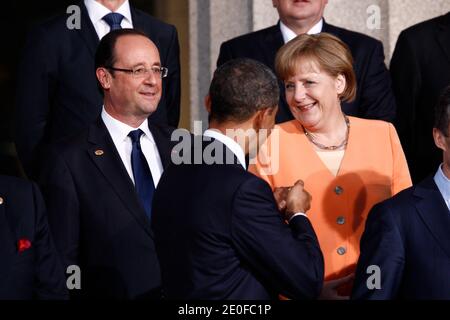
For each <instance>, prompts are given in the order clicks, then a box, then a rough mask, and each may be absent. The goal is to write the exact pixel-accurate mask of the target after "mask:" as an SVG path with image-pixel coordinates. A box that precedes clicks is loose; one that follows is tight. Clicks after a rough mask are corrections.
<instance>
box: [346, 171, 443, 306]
mask: <svg viewBox="0 0 450 320" xmlns="http://www.w3.org/2000/svg"><path fill="white" fill-rule="evenodd" d="M449 230H450V211H449V210H448V207H447V205H446V204H445V202H444V199H443V198H442V195H441V193H440V192H439V189H438V188H437V186H436V184H435V182H434V180H433V177H431V176H430V177H428V178H427V179H426V180H424V181H423V182H421V183H419V184H418V185H416V186H413V187H411V188H409V189H406V190H404V191H402V192H400V193H399V194H397V195H396V196H394V197H393V198H391V199H389V200H386V201H384V202H382V203H380V204H378V205H376V206H375V207H374V208H373V209H372V211H371V213H370V214H369V217H368V220H367V223H366V229H365V231H364V234H363V236H362V238H361V256H360V258H359V261H358V267H357V270H356V279H355V284H354V287H353V294H352V297H353V298H354V299H394V298H403V299H450V276H449V275H450V232H449ZM370 265H377V266H379V268H380V271H381V273H380V275H381V289H380V290H369V289H367V286H366V281H367V279H368V277H369V276H370V275H371V274H368V273H367V272H366V271H367V267H368V266H370Z"/></svg>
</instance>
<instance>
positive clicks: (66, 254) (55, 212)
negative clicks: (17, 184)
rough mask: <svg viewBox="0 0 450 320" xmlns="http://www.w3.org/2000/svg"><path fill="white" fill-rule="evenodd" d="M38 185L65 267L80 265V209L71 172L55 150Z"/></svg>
mask: <svg viewBox="0 0 450 320" xmlns="http://www.w3.org/2000/svg"><path fill="white" fill-rule="evenodd" d="M50 154H51V157H50V158H49V159H51V160H50V161H49V162H48V164H47V165H46V166H45V168H44V170H43V173H42V177H41V185H42V191H43V193H44V197H45V200H46V203H47V210H48V219H49V225H50V230H51V232H52V235H53V238H54V240H55V244H56V248H57V249H58V251H59V253H60V255H61V258H62V262H63V266H64V268H67V266H70V265H79V260H78V252H79V237H80V230H79V229H80V212H79V201H78V197H77V191H76V189H75V184H74V180H73V177H72V173H71V172H70V170H69V168H68V166H67V165H66V162H65V160H64V159H63V158H62V156H60V155H59V154H58V153H57V152H55V151H54V150H52V151H51V152H50Z"/></svg>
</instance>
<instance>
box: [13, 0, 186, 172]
mask: <svg viewBox="0 0 450 320" xmlns="http://www.w3.org/2000/svg"><path fill="white" fill-rule="evenodd" d="M78 7H79V8H80V16H79V17H78V18H79V21H80V22H81V25H80V28H79V29H76V28H75V29H69V27H70V26H71V23H74V21H76V20H74V17H73V16H71V15H69V14H64V15H61V16H58V17H55V18H52V19H49V20H48V21H46V22H44V23H43V24H41V25H39V26H38V27H36V28H35V29H34V30H33V32H32V33H31V34H30V36H29V38H28V41H27V43H26V45H25V48H24V54H23V57H22V61H21V64H20V68H19V72H18V83H17V103H16V137H15V141H16V147H17V151H18V155H19V158H20V160H21V162H22V165H23V167H24V169H25V171H26V173H27V174H28V176H29V177H37V176H38V173H39V169H40V168H41V161H42V160H43V159H44V155H43V154H45V147H46V146H47V145H48V144H50V143H52V142H55V141H58V140H62V139H63V138H66V137H69V136H73V135H76V134H78V133H80V132H81V131H82V130H84V129H86V128H87V127H88V125H89V124H91V123H93V122H94V121H95V119H97V117H98V116H99V115H100V112H101V110H102V96H101V95H100V93H99V92H98V90H97V87H96V81H97V80H96V78H95V72H94V54H95V50H96V48H97V45H98V43H99V39H101V38H102V37H103V36H104V35H105V34H107V33H108V32H109V31H110V30H113V29H117V28H135V29H138V30H141V31H143V32H144V33H145V34H146V35H147V36H148V37H149V38H150V39H151V40H152V41H153V42H154V43H155V45H156V46H157V47H158V49H159V52H160V56H161V62H162V64H163V65H164V66H165V67H167V68H168V69H169V73H168V75H167V77H166V78H165V79H164V81H163V92H162V98H161V101H160V104H159V107H158V109H157V111H156V112H154V113H153V114H152V116H151V118H150V120H151V121H152V122H154V123H159V124H168V125H170V126H174V127H176V126H178V120H179V115H180V65H179V44H178V36H177V31H176V29H175V27H174V26H172V25H168V24H166V23H163V22H161V21H158V20H156V19H155V18H153V17H152V16H150V15H148V14H146V13H144V12H142V11H140V10H137V9H135V8H134V7H133V6H131V5H130V3H129V2H128V0H84V1H81V2H79V3H78Z"/></svg>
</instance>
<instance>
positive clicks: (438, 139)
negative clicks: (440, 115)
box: [433, 128, 448, 151]
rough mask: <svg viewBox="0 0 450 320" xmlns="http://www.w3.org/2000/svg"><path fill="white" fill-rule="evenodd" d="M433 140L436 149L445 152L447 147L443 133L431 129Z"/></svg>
mask: <svg viewBox="0 0 450 320" xmlns="http://www.w3.org/2000/svg"><path fill="white" fill-rule="evenodd" d="M433 138H434V143H435V144H436V147H438V148H439V149H441V150H443V151H446V150H447V148H448V146H447V143H446V137H445V135H444V133H443V132H441V130H439V129H437V128H433Z"/></svg>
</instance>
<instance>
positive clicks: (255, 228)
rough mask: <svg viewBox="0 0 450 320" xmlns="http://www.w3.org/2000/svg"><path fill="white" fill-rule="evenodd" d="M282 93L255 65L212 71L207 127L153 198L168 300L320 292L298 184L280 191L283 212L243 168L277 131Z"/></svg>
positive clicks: (305, 200) (318, 266) (317, 256)
mask: <svg viewBox="0 0 450 320" xmlns="http://www.w3.org/2000/svg"><path fill="white" fill-rule="evenodd" d="M278 96H279V91H278V84H277V79H276V77H275V75H274V74H273V73H272V72H271V71H270V69H268V68H267V67H266V66H264V65H263V64H261V63H259V62H257V61H254V60H250V59H237V60H233V61H230V62H228V63H226V64H224V65H223V66H222V67H219V68H218V70H216V72H215V74H214V78H213V80H212V83H211V87H210V90H209V97H208V98H207V103H206V104H207V108H208V110H209V112H210V123H209V124H210V126H209V129H208V130H206V131H205V133H204V135H203V137H202V136H200V137H198V139H200V141H197V143H194V149H193V150H192V151H191V152H190V148H189V146H190V143H187V144H185V145H184V147H185V148H183V150H182V151H183V158H182V159H184V160H186V161H183V162H181V164H179V165H176V164H173V165H171V166H169V167H168V168H167V169H166V171H165V172H164V174H163V176H162V177H161V181H160V183H159V185H158V188H157V190H156V193H155V198H154V203H153V204H154V206H153V220H152V226H153V230H154V233H155V245H156V250H157V253H158V257H159V259H160V263H161V270H162V281H163V288H164V292H165V294H166V295H167V297H168V298H170V299H270V298H276V297H277V294H278V293H281V294H283V295H285V296H287V297H289V298H298V299H301V298H303V299H313V298H315V297H317V296H318V295H319V293H320V290H321V287H322V281H323V258H322V253H321V251H320V247H319V244H318V242H317V238H316V235H315V233H314V230H313V228H312V226H311V224H310V222H309V220H308V218H307V217H306V216H305V214H304V213H305V212H306V210H308V209H309V201H310V199H309V194H307V193H306V192H305V191H304V190H303V183H302V182H298V183H297V184H296V185H295V186H293V187H292V188H291V189H290V190H289V191H288V190H282V191H283V192H281V193H277V194H278V195H279V200H280V207H281V208H285V211H284V213H283V216H282V215H281V214H280V212H279V211H278V208H277V204H276V202H275V200H274V196H273V194H272V190H271V189H270V187H269V185H268V184H267V183H266V182H265V181H264V180H262V179H260V178H258V177H256V176H254V175H253V174H251V173H249V172H247V171H246V161H245V155H246V154H252V153H253V152H254V150H255V148H256V146H258V145H259V144H260V143H262V142H263V141H264V139H263V138H262V137H264V136H267V135H264V134H263V132H264V131H265V132H264V133H268V132H270V130H271V128H272V127H273V125H274V122H275V114H276V109H277V107H276V105H277V103H278ZM232 132H235V133H236V134H237V135H236V136H234V139H233V133H232ZM244 132H245V134H244V135H239V133H244ZM225 134H228V136H227V135H225ZM257 135H259V139H258V138H257ZM211 139H212V141H210V143H208V140H211ZM187 140H190V139H189V135H187ZM201 140H204V143H202V141H201ZM185 142H187V141H182V142H180V144H182V143H185ZM196 146H200V148H195V147H196ZM186 150H187V151H186ZM184 152H187V154H185V153H184ZM202 156H203V157H202ZM199 160H200V161H199ZM174 162H175V161H174ZM175 163H178V162H177V161H176V162H175ZM283 193H285V194H287V196H286V197H283V196H282V194H283ZM174 195H175V197H176V201H174ZM283 218H284V219H285V221H286V222H288V223H286V222H285V221H284V220H283Z"/></svg>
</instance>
